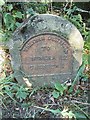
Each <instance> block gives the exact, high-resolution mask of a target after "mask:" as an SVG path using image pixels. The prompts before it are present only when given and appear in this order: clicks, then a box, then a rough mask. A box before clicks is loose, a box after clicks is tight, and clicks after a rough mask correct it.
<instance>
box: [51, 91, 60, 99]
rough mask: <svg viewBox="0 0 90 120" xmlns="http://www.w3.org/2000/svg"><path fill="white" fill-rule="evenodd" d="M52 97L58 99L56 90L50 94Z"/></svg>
mask: <svg viewBox="0 0 90 120" xmlns="http://www.w3.org/2000/svg"><path fill="white" fill-rule="evenodd" d="M52 95H53V97H54V98H58V97H59V92H57V91H56V90H54V91H53V92H52Z"/></svg>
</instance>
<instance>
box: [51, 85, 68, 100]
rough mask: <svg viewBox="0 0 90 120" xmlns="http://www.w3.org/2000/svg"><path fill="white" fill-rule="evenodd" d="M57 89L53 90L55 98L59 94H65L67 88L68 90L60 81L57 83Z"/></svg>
mask: <svg viewBox="0 0 90 120" xmlns="http://www.w3.org/2000/svg"><path fill="white" fill-rule="evenodd" d="M55 89H56V90H54V91H53V92H52V95H53V97H54V98H58V97H59V95H61V96H62V95H63V94H64V92H65V90H67V86H66V85H64V84H60V83H55Z"/></svg>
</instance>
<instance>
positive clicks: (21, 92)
mask: <svg viewBox="0 0 90 120" xmlns="http://www.w3.org/2000/svg"><path fill="white" fill-rule="evenodd" d="M28 94H29V93H28V92H27V91H26V90H25V88H23V86H21V87H20V88H19V89H18V91H17V93H16V97H17V98H19V99H20V100H22V99H26V97H27V95H28Z"/></svg>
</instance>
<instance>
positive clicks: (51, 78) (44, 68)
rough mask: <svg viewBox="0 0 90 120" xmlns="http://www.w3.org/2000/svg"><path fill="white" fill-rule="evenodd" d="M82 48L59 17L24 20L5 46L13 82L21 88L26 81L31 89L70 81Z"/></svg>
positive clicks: (79, 38) (72, 30) (75, 33)
mask: <svg viewBox="0 0 90 120" xmlns="http://www.w3.org/2000/svg"><path fill="white" fill-rule="evenodd" d="M83 44H84V42H83V39H82V36H81V34H80V32H79V31H78V30H77V28H76V27H75V26H74V25H73V24H72V23H70V22H69V21H67V20H66V19H64V18H62V17H58V16H55V15H49V14H48V15H46V14H41V15H35V16H33V17H31V18H28V19H27V20H26V21H25V22H24V23H23V24H22V26H21V27H20V28H19V29H17V30H16V31H15V32H14V34H13V39H12V40H11V41H10V43H9V45H8V46H9V48H10V53H11V55H12V66H13V69H14V73H15V77H16V79H17V80H18V82H20V83H21V84H23V83H24V84H25V79H28V80H29V82H30V83H32V85H33V86H37V85H38V86H43V85H53V84H54V83H55V82H56V81H60V82H65V81H66V80H67V79H69V78H70V79H73V77H75V75H76V72H77V70H78V68H79V66H80V65H81V63H82V50H83ZM26 84H27V83H26Z"/></svg>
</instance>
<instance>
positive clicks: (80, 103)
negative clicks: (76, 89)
mask: <svg viewBox="0 0 90 120" xmlns="http://www.w3.org/2000/svg"><path fill="white" fill-rule="evenodd" d="M71 102H72V103H73V102H74V103H79V104H83V105H88V106H90V104H89V103H83V102H80V101H76V100H72V101H71Z"/></svg>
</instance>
